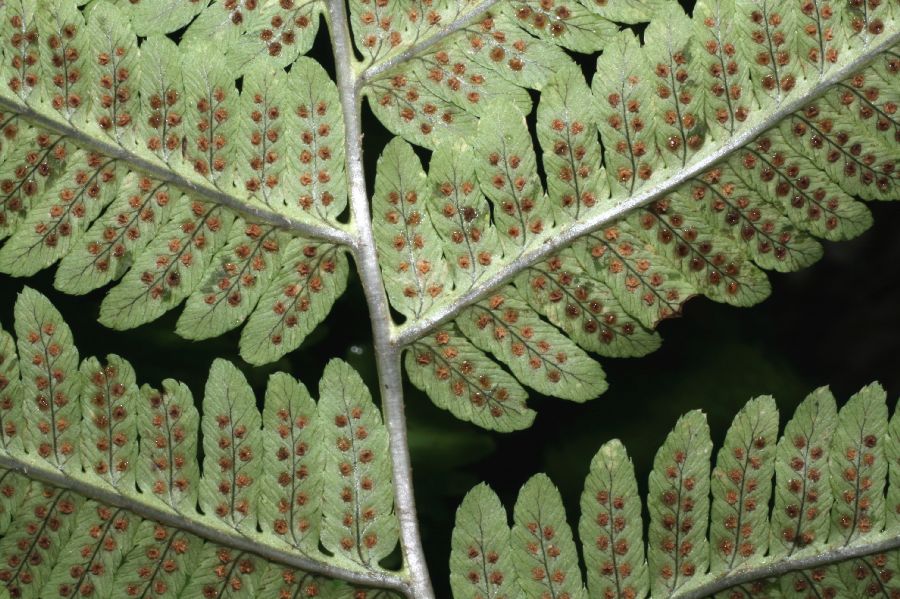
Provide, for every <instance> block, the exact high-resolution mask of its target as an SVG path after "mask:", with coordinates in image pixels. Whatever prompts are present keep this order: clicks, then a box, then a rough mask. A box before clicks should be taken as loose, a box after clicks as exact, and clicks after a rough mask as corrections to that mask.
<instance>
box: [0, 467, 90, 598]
mask: <svg viewBox="0 0 900 599" xmlns="http://www.w3.org/2000/svg"><path fill="white" fill-rule="evenodd" d="M82 504H83V500H82V498H80V497H78V496H77V495H74V494H72V493H70V492H68V491H65V490H62V489H54V488H53V487H48V486H44V485H41V484H37V483H35V484H33V485H32V487H31V489H30V492H29V495H28V498H27V499H26V500H25V502H24V503H23V504H22V505H21V506H20V508H19V509H18V510H17V511H16V513H15V514H14V515H13V518H14V519H15V520H18V521H19V525H18V526H16V527H15V528H13V529H12V530H11V531H10V533H9V534H7V535H6V536H5V537H3V539H2V540H0V556H2V557H3V562H2V563H3V565H2V567H0V580H2V581H3V582H4V585H5V586H6V588H7V590H9V591H10V593H11V594H14V595H16V596H18V597H26V598H34V597H40V596H41V589H42V588H43V586H44V585H45V584H47V583H48V582H50V581H51V578H50V576H51V572H52V570H53V564H55V563H56V560H57V558H58V557H59V556H60V554H61V553H62V551H63V548H64V547H65V546H66V544H67V543H68V542H69V539H70V538H71V536H72V532H73V530H75V527H76V520H77V517H78V513H79V508H80V506H81V505H82Z"/></svg>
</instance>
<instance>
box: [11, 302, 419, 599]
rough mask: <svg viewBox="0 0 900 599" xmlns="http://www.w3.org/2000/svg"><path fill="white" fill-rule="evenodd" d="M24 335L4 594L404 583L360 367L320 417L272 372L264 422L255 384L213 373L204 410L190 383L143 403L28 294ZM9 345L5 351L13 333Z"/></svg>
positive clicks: (321, 592)
mask: <svg viewBox="0 0 900 599" xmlns="http://www.w3.org/2000/svg"><path fill="white" fill-rule="evenodd" d="M16 331H17V333H18V334H19V335H20V339H19V341H20V344H19V345H20V350H19V352H18V354H16V353H12V354H9V355H6V354H4V360H3V361H2V362H0V367H4V370H3V373H4V376H15V377H16V379H17V382H18V379H19V375H20V373H19V372H18V371H17V365H18V364H22V365H23V366H25V368H23V370H22V372H21V376H23V377H24V378H23V379H22V382H21V384H17V385H7V386H6V387H5V388H4V390H3V391H4V392H5V393H7V394H10V395H9V401H10V403H11V404H12V405H16V406H19V407H20V408H22V409H23V410H25V411H28V410H31V411H33V412H34V413H35V414H37V416H35V417H33V418H32V417H30V416H29V417H22V418H20V419H18V420H12V419H10V415H14V414H15V412H13V411H12V410H11V408H10V409H5V410H4V414H3V415H4V417H6V420H5V421H4V423H3V424H4V430H5V431H6V432H5V433H4V434H5V437H4V440H6V441H7V442H6V443H5V444H4V445H2V446H0V462H2V470H0V555H2V556H3V558H2V559H3V562H2V566H3V567H2V568H0V583H3V585H4V586H5V588H7V589H9V590H10V592H11V593H13V594H15V595H16V596H26V597H46V596H51V595H52V596H63V597H75V596H102V597H116V598H124V597H133V596H142V595H153V596H160V597H178V596H185V597H194V596H221V597H225V596H228V597H235V598H241V599H243V598H244V597H250V596H254V595H255V593H257V592H259V593H264V592H273V593H276V594H278V593H281V592H288V590H290V591H289V592H290V593H291V594H293V596H309V597H314V596H322V597H326V598H327V597H345V596H347V597H349V596H353V597H358V596H362V595H347V593H353V592H357V591H358V592H360V593H368V592H369V591H364V590H361V589H356V588H355V587H350V586H348V585H347V584H344V583H342V582H339V581H342V580H343V581H349V582H353V583H357V584H362V585H367V586H372V587H375V588H376V589H377V590H374V591H372V595H373V596H383V597H393V596H395V595H392V594H391V593H389V592H387V591H386V589H392V590H400V591H403V590H405V589H406V588H407V586H408V582H407V581H406V580H405V579H404V577H403V576H404V575H403V574H399V573H396V572H392V571H389V570H385V569H383V568H381V567H380V566H379V565H378V562H380V561H381V560H383V559H384V558H385V557H387V556H388V555H389V554H391V553H392V552H393V551H394V549H395V545H396V543H397V539H398V523H397V518H396V516H395V515H394V513H393V501H394V499H393V495H394V488H393V483H392V480H391V479H392V476H391V470H390V462H389V461H388V460H389V458H388V455H389V454H388V436H387V431H386V429H385V427H384V425H383V424H382V423H381V419H380V417H379V414H378V412H377V410H376V408H375V406H374V404H373V402H372V399H371V396H370V395H369V392H368V390H367V389H366V388H365V385H364V384H363V383H362V380H361V379H360V377H359V375H358V374H356V372H355V371H353V370H352V369H351V368H350V367H349V366H348V365H347V364H345V363H342V362H333V363H332V364H330V365H329V367H328V368H327V369H326V373H325V376H324V378H323V379H322V392H321V395H322V399H321V401H320V403H319V404H318V405H317V404H316V402H314V401H313V399H312V398H311V397H310V396H309V394H308V393H307V392H306V390H305V388H303V386H302V385H301V384H300V383H299V382H297V381H296V380H294V379H292V378H290V377H288V376H287V375H283V374H279V375H276V376H273V377H272V379H271V381H270V385H269V389H268V392H267V393H266V401H265V406H264V409H263V414H262V415H261V414H260V412H259V411H258V409H257V405H256V397H255V396H254V394H253V392H252V390H251V388H250V386H249V384H248V383H247V381H246V379H245V378H244V376H243V374H241V372H240V371H239V370H238V369H237V368H236V367H235V366H234V365H232V364H231V363H229V362H226V361H224V360H217V361H216V362H214V363H213V365H212V368H211V370H210V376H209V379H208V381H207V385H206V390H205V394H204V399H203V402H202V414H201V413H199V412H198V410H197V408H196V407H195V406H194V402H193V398H192V397H191V393H190V391H189V390H188V388H187V386H185V385H184V384H182V383H179V382H177V381H173V380H171V379H169V380H165V381H163V383H162V386H161V389H162V390H161V391H158V390H156V389H154V388H153V387H151V386H149V385H144V386H143V387H142V389H141V390H140V392H139V391H138V388H137V382H136V374H135V372H134V371H133V369H132V368H131V366H130V365H129V364H128V363H127V362H126V361H125V360H123V359H122V358H119V357H117V356H109V357H108V358H107V360H106V362H105V363H103V362H100V361H99V360H98V359H96V358H87V359H85V360H84V361H83V362H82V363H81V365H80V368H77V367H76V364H77V360H78V354H77V350H76V349H75V347H74V346H73V344H72V338H71V333H70V332H69V329H68V327H66V325H65V323H64V322H62V319H61V318H60V316H59V314H58V312H56V310H55V309H54V308H53V307H52V306H51V305H50V303H49V302H48V300H47V299H46V298H45V297H43V296H42V295H40V294H38V293H37V292H35V291H33V290H31V289H26V290H25V291H24V292H23V293H22V295H21V296H20V298H19V301H18V303H17V307H16ZM0 341H2V342H3V345H2V347H0V349H2V350H3V351H4V352H10V351H11V343H12V340H11V338H10V337H9V336H8V335H6V334H5V333H3V335H2V336H0ZM36 348H37V349H36ZM25 355H27V356H31V358H29V362H28V364H24V363H23V361H22V356H25ZM38 358H40V359H38ZM32 381H33V382H32ZM12 394H14V395H12ZM48 398H52V399H48ZM18 427H21V429H19V428H18ZM201 427H202V438H203V445H202V454H198V451H199V450H200V448H199V447H198V443H199V437H200V432H201V431H200V428H201ZM13 433H15V434H13ZM21 435H24V441H25V443H24V445H23V444H22V443H19V442H17V441H18V440H19V437H20V436H21ZM200 455H202V458H203V473H202V475H201V472H200V468H199V465H198V460H199V458H200ZM63 485H64V486H65V487H67V488H58V487H60V486H63ZM259 529H262V532H260V530H259ZM320 543H321V544H322V545H323V546H325V547H326V548H328V549H329V552H330V553H329V554H325V553H323V552H322V551H321V550H320ZM348 543H349V546H348V545H347V544H348ZM273 568H274V569H275V570H277V571H278V572H279V574H278V577H279V578H277V579H276V578H275V575H274V574H273V575H271V576H270V575H269V574H268V572H269V571H270V570H272V569H273ZM363 588H365V586H364V587H363ZM266 589H268V590H266Z"/></svg>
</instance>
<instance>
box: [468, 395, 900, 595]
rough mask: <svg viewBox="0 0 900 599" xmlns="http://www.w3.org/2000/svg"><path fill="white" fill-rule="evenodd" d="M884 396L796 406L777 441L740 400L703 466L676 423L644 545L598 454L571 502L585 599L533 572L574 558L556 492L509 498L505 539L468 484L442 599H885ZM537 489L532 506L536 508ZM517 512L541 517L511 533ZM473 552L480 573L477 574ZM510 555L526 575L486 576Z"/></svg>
mask: <svg viewBox="0 0 900 599" xmlns="http://www.w3.org/2000/svg"><path fill="white" fill-rule="evenodd" d="M885 399H886V397H885V392H884V390H883V389H882V388H881V387H880V386H879V385H878V384H877V383H875V384H872V385H869V386H867V387H865V388H863V389H862V390H861V391H860V392H859V393H857V394H856V395H854V396H853V397H851V398H850V400H849V401H848V402H847V403H846V404H845V405H844V407H843V408H842V409H841V410H840V411H839V412H838V411H837V410H836V408H835V400H834V397H833V396H832V395H831V393H830V392H829V391H828V389H827V388H824V387H823V388H821V389H818V390H816V391H814V392H813V393H811V394H810V395H809V396H808V397H807V398H806V400H805V401H803V402H802V403H801V404H800V406H799V407H798V408H797V410H796V412H795V414H794V417H793V418H792V419H791V420H790V421H789V422H788V424H787V426H786V427H785V429H784V432H783V433H782V435H781V437H780V439H779V438H778V410H777V408H776V406H775V401H774V400H773V399H772V398H771V397H768V396H764V397H758V398H756V399H752V400H750V401H749V402H748V403H747V404H746V405H745V406H744V408H743V409H742V410H741V411H740V412H739V413H738V415H737V416H736V417H735V419H734V422H733V423H732V425H731V428H730V429H729V430H728V433H727V435H726V436H725V441H724V444H723V446H722V448H721V449H720V450H719V453H718V457H717V458H716V462H715V465H714V467H712V464H711V463H710V459H711V450H712V443H711V441H710V438H709V428H708V426H707V424H706V418H705V416H704V415H703V414H702V413H701V412H699V411H693V412H690V413H688V414H686V415H685V416H683V417H682V418H681V419H679V421H678V423H677V424H676V425H675V428H674V430H673V431H672V432H671V433H670V434H669V436H668V438H667V439H666V441H665V443H664V444H663V446H662V447H661V448H660V450H659V451H658V452H657V454H656V459H655V460H654V465H653V470H652V472H651V474H650V480H649V491H648V496H647V498H646V502H645V504H644V506H645V508H644V509H646V510H647V512H649V517H650V526H649V529H648V531H647V535H646V538H645V537H644V534H643V526H642V520H641V511H642V506H641V498H640V496H639V494H638V490H637V483H636V481H635V478H634V468H633V466H632V464H631V462H630V460H629V458H628V456H627V454H626V452H625V449H624V447H623V446H622V444H621V443H620V442H619V441H616V440H613V441H610V442H608V443H606V444H605V445H603V447H601V448H600V450H599V451H598V452H597V454H596V456H595V457H594V459H593V461H592V462H591V468H590V473H589V474H588V477H587V480H586V481H585V489H584V493H583V494H582V496H581V518H580V524H579V528H578V530H579V534H580V536H581V542H582V547H583V555H584V565H585V567H586V570H587V574H588V576H587V588H584V587H582V586H581V579H580V572H579V569H578V567H577V566H576V565H572V564H568V563H567V562H566V565H565V566H563V565H562V564H563V563H564V562H563V561H560V562H559V564H560V566H559V568H554V569H552V570H548V569H547V567H548V564H551V563H554V562H553V560H567V559H569V557H568V556H571V555H573V550H574V547H573V546H572V547H570V544H571V530H570V528H569V526H568V524H567V523H566V521H565V516H564V514H563V513H562V504H561V502H560V499H559V492H558V491H557V490H556V488H555V487H554V486H553V484H552V482H550V480H549V479H548V478H547V477H546V476H544V475H538V476H537V477H535V478H533V479H532V480H531V481H529V482H528V483H526V484H525V485H524V486H523V487H522V490H521V491H520V493H519V499H518V500H517V502H516V508H515V515H514V520H515V524H514V527H513V531H514V533H513V536H512V538H511V540H509V541H508V540H507V539H508V538H509V535H508V534H507V533H506V531H507V530H508V524H507V519H508V514H507V512H506V510H505V509H504V508H503V506H502V505H501V504H500V502H499V500H498V499H497V497H496V495H494V494H493V491H491V490H490V488H489V487H487V486H486V485H484V484H482V485H479V486H478V487H475V488H474V489H473V490H472V491H471V492H470V493H469V495H468V496H467V497H466V499H465V500H464V501H463V503H462V505H461V506H460V508H459V510H458V511H457V524H456V528H455V529H454V533H453V541H452V549H451V559H450V567H451V573H450V579H451V585H452V587H453V593H454V597H456V598H457V599H463V598H467V597H479V596H480V597H516V596H523V597H524V596H527V597H537V596H540V595H541V593H543V592H545V591H538V590H536V589H537V587H539V586H542V585H543V587H544V588H546V589H548V590H546V594H547V595H548V596H557V597H559V596H562V592H563V591H561V589H562V587H563V585H566V586H567V589H568V590H566V591H565V592H567V593H568V594H569V596H571V597H576V596H585V597H597V598H600V597H615V598H621V599H625V598H628V599H641V598H644V597H669V598H678V599H685V598H690V599H695V598H696V599H699V598H701V597H713V596H727V597H735V598H738V597H740V598H746V599H751V598H752V597H834V598H835V599H851V598H855V597H869V596H885V597H889V596H891V595H893V594H895V593H896V592H897V590H898V588H897V579H896V573H897V572H896V564H897V558H898V555H900V554H898V552H900V529H898V528H897V526H896V518H895V517H894V516H893V515H892V509H886V505H885V489H886V488H887V496H888V498H892V497H893V496H894V495H895V494H896V488H895V487H896V486H897V485H898V484H900V481H898V480H897V478H896V476H894V474H896V472H895V471H894V470H895V468H894V466H895V465H896V464H895V461H892V458H893V457H895V456H896V453H897V449H896V448H897V445H898V441H900V440H898V439H897V438H896V437H895V436H893V435H892V434H891V433H892V432H893V431H894V429H895V426H896V423H897V421H898V417H897V416H896V415H894V417H893V418H891V419H890V420H889V418H888V409H887V406H886V405H885ZM711 467H712V469H711ZM889 470H890V474H889ZM773 475H774V484H773ZM888 478H890V485H889V486H888ZM773 488H774V493H775V495H774V507H773V508H772V510H771V517H770V515H769V505H770V501H772V491H773ZM536 489H540V494H541V496H542V497H543V498H544V500H543V501H542V502H539V503H538V504H534V503H533V502H534V499H535V493H537V491H536ZM710 499H711V502H710ZM710 505H711V507H710ZM524 506H531V507H530V508H529V509H531V510H532V512H533V513H535V514H537V513H545V512H546V513H547V516H546V518H543V519H542V518H539V517H537V516H529V518H530V520H528V521H529V522H532V523H533V524H526V525H525V526H523V525H522V522H521V514H520V512H521V511H522V510H523V509H524ZM475 523H478V527H477V528H475V527H474V526H473V524H475ZM707 524H709V531H708V533H707ZM516 531H518V535H517V534H516ZM529 535H533V536H529ZM645 543H646V545H645ZM522 546H524V547H525V548H526V550H525V552H524V553H523V552H522V551H521V547H522ZM645 547H646V556H647V557H646V560H645V559H644V551H645ZM485 550H487V551H489V552H490V555H493V556H496V557H495V558H494V561H493V562H491V561H490V560H488V561H487V562H485V560H484V558H483V557H482V556H483V555H488V553H485ZM517 552H518V554H517ZM509 554H512V555H514V556H516V555H519V559H520V560H522V559H524V560H525V562H521V561H520V562H518V563H527V565H526V566H524V567H520V568H517V569H516V571H515V573H514V574H513V573H512V572H511V571H510V570H509V568H508V567H503V566H502V565H500V564H501V563H502V562H501V559H503V558H504V556H506V555H509ZM464 556H465V557H467V558H468V559H464ZM542 556H543V558H542ZM547 556H550V557H549V558H548V557H547ZM550 558H552V559H550ZM494 563H496V564H498V565H497V566H496V567H493V564H494ZM488 564H491V565H488ZM492 572H496V574H494V575H493V576H491V573H492ZM501 572H502V574H503V575H502V576H501V575H500V573H501ZM511 575H514V576H515V578H516V580H514V581H513V580H510V577H511ZM517 585H518V587H517Z"/></svg>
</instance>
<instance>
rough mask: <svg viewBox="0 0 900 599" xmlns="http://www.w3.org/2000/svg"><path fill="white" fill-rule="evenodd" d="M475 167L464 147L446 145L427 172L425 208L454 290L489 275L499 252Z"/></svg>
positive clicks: (495, 233)
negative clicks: (454, 287) (436, 235)
mask: <svg viewBox="0 0 900 599" xmlns="http://www.w3.org/2000/svg"><path fill="white" fill-rule="evenodd" d="M475 164H476V161H475V158H474V156H473V150H472V148H471V147H470V146H469V145H467V144H464V143H449V142H448V143H445V144H442V145H440V146H438V147H437V149H435V151H434V153H433V154H432V156H431V164H430V168H429V170H428V187H429V191H430V193H431V201H429V202H428V203H427V204H426V207H427V209H428V212H429V215H430V216H431V221H432V223H433V224H434V228H435V231H437V234H438V236H439V237H440V238H441V241H442V242H443V249H444V256H445V257H446V259H447V266H448V268H449V269H450V274H451V275H452V277H453V282H454V284H455V285H456V286H457V287H466V286H469V285H472V284H474V283H475V282H476V281H478V280H479V279H480V278H482V277H483V276H484V275H485V273H487V272H490V271H491V269H492V267H493V265H494V264H495V261H496V258H497V257H498V255H499V253H500V247H499V245H500V244H499V239H498V237H497V231H496V229H495V228H494V227H493V226H491V209H490V204H488V202H487V201H486V200H485V198H484V195H483V194H482V193H481V189H480V188H479V186H478V179H477V176H476V173H475Z"/></svg>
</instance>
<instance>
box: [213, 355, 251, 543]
mask: <svg viewBox="0 0 900 599" xmlns="http://www.w3.org/2000/svg"><path fill="white" fill-rule="evenodd" d="M260 420H261V419H260V415H259V411H258V410H257V409H256V398H255V397H254V396H253V390H252V389H251V388H250V385H249V384H248V383H247V379H245V378H244V375H243V374H242V373H241V371H240V370H238V369H237V368H235V366H234V365H233V364H231V363H230V362H226V361H224V360H216V361H215V362H213V365H212V369H211V370H210V372H209V379H208V381H207V383H206V393H205V394H204V396H203V418H202V419H201V423H200V425H201V429H202V430H203V479H202V483H201V485H200V489H199V491H200V507H201V509H203V511H204V512H205V513H207V514H215V515H216V516H218V517H219V518H220V519H221V520H222V521H223V522H225V523H226V524H228V525H230V526H233V527H235V528H236V529H238V530H254V529H255V528H256V513H257V511H258V505H259V502H258V499H257V496H258V494H259V493H258V491H259V484H258V482H257V481H258V480H259V478H260V474H261V471H262V461H263V452H262V437H261V433H260ZM254 483H257V484H254Z"/></svg>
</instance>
